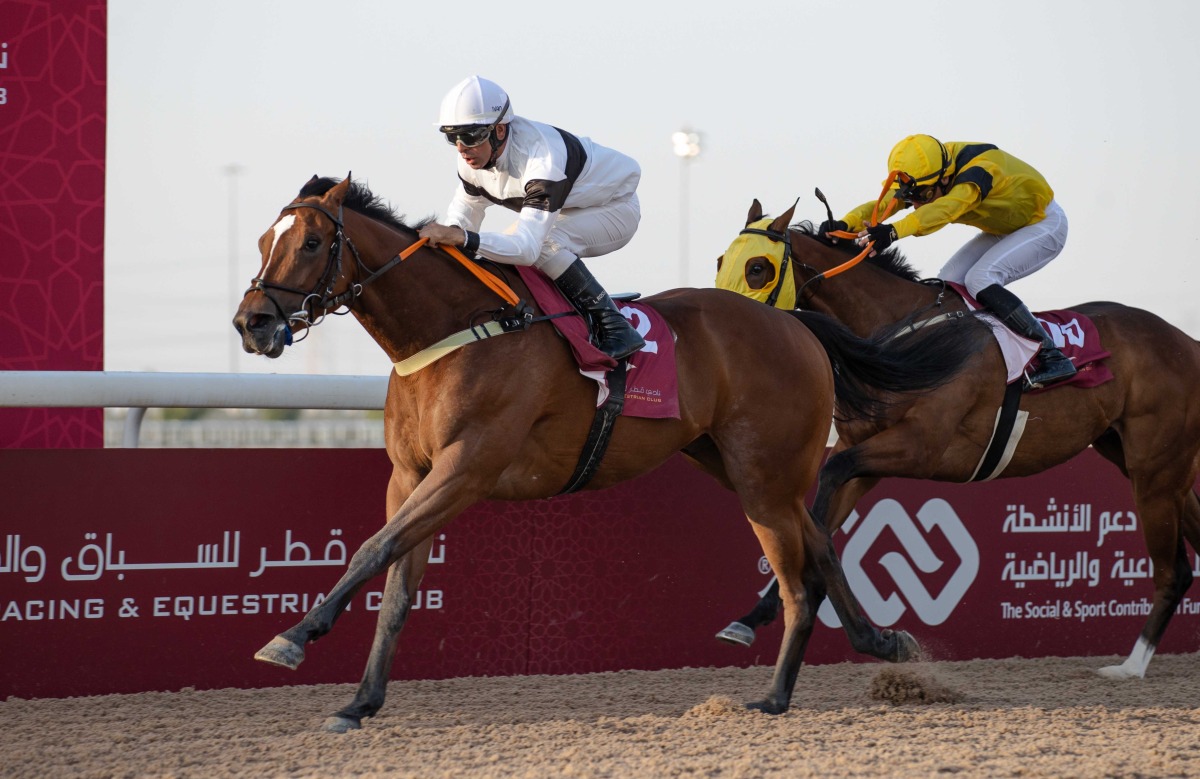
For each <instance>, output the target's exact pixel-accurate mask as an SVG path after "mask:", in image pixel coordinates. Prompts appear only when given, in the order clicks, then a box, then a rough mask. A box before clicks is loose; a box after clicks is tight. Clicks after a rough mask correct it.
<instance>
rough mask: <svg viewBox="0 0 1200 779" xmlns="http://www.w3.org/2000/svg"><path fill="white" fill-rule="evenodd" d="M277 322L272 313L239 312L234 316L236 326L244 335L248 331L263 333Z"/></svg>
mask: <svg viewBox="0 0 1200 779" xmlns="http://www.w3.org/2000/svg"><path fill="white" fill-rule="evenodd" d="M274 324H275V317H273V316H271V315H270V314H238V315H237V316H236V317H234V318H233V326H234V328H235V329H236V330H237V331H238V332H239V333H240V334H242V335H245V334H246V333H248V332H250V333H261V332H263V331H265V330H269V329H270V328H271V327H273V326H274Z"/></svg>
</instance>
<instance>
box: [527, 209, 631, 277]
mask: <svg viewBox="0 0 1200 779" xmlns="http://www.w3.org/2000/svg"><path fill="white" fill-rule="evenodd" d="M641 219H642V206H641V203H639V202H638V197H637V194H636V193H632V194H630V195H629V197H625V198H620V199H619V200H613V201H610V202H608V203H605V204H604V205H602V206H588V207H587V208H564V209H562V210H561V211H559V212H558V218H557V219H556V220H555V222H554V226H553V227H551V228H550V235H549V236H547V238H546V243H544V244H543V245H542V253H541V254H540V255H538V258H537V260H536V261H535V262H534V263H533V267H535V268H538V269H539V270H541V271H542V272H543V273H545V274H546V275H547V276H549V277H550V278H551V279H557V278H558V277H559V276H561V275H562V274H563V271H565V270H566V269H567V267H568V266H570V264H571V263H573V262H575V259H576V258H577V257H600V256H602V255H605V254H609V253H611V252H615V251H616V250H617V249H620V248H621V247H622V246H624V245H625V244H627V243H629V242H630V241H631V240H632V239H633V234H634V233H636V232H637V228H638V222H640V221H641Z"/></svg>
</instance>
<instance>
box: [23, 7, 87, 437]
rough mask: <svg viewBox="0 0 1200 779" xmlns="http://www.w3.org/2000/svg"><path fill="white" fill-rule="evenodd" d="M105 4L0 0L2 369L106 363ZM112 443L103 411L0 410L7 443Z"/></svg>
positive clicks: (76, 367) (74, 367)
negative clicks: (105, 432) (107, 438)
mask: <svg viewBox="0 0 1200 779" xmlns="http://www.w3.org/2000/svg"><path fill="white" fill-rule="evenodd" d="M106 46H107V7H106V2H105V0H4V2H3V3H0V247H3V254H2V255H0V370H101V369H103V367H104V154H105V128H106V121H107V118H106V102H105V100H106V95H105V90H106V53H107V52H106ZM102 445H103V411H102V410H101V409H67V408H64V409H58V408H55V409H25V408H19V409H3V410H0V447H5V448H62V447H100V446H102Z"/></svg>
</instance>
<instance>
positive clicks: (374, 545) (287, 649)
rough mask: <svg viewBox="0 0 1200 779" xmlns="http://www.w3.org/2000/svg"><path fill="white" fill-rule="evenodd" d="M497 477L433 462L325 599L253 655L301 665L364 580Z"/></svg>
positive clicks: (480, 495)
mask: <svg viewBox="0 0 1200 779" xmlns="http://www.w3.org/2000/svg"><path fill="white" fill-rule="evenodd" d="M452 461H456V462H462V460H459V459H458V458H452ZM470 461H471V460H467V462H470ZM496 477H497V474H495V473H478V472H466V471H463V470H458V471H455V470H453V466H445V467H438V465H436V464H435V466H434V468H433V470H431V471H430V473H429V475H428V476H427V477H426V478H425V479H424V480H423V481H422V482H421V483H420V485H419V486H418V487H417V488H416V490H414V491H413V493H412V495H411V496H409V498H408V500H406V501H405V502H404V505H403V506H401V507H400V510H399V511H398V512H397V513H396V514H395V516H393V517H392V518H391V519H390V520H389V521H388V522H387V524H386V525H384V526H383V527H382V528H381V529H380V530H379V531H378V532H377V533H375V535H373V536H371V537H370V538H368V539H367V540H366V541H365V542H363V544H362V546H360V547H359V548H358V551H357V552H355V553H354V556H353V557H351V558H350V565H349V566H348V567H347V569H346V572H345V573H344V574H343V575H342V578H341V579H339V580H338V583H337V584H336V585H334V587H333V589H332V590H330V592H329V595H328V596H327V597H326V599H325V600H323V601H321V602H320V603H319V604H317V605H316V606H314V607H313V608H312V610H311V611H309V612H308V613H307V614H305V615H304V618H303V619H302V620H300V622H298V623H297V624H296V625H295V626H294V627H292V628H290V629H289V630H286V631H284V632H283V633H280V634H279V635H278V636H276V637H275V638H273V639H272V640H271V641H270V642H269V643H268V644H267V645H266V646H265V647H263V648H262V649H260V650H258V652H257V653H256V654H255V655H254V659H255V660H260V661H262V662H264V663H270V664H272V665H279V666H283V667H284V668H291V669H293V670H295V669H296V668H298V667H299V666H300V663H302V662H303V661H304V645H305V644H307V643H308V642H310V641H316V640H317V639H318V638H320V637H321V636H323V635H325V634H326V633H328V632H329V631H330V630H331V629H332V628H333V623H334V622H335V621H336V620H337V618H338V617H339V616H341V614H342V612H343V611H345V609H346V606H347V605H348V604H349V603H350V600H351V598H353V597H354V595H355V593H357V592H358V591H359V589H361V588H362V586H363V585H364V584H366V583H367V582H368V581H369V580H371V579H373V578H374V577H376V576H378V575H379V574H381V573H383V572H384V571H385V570H387V568H388V566H390V565H391V564H392V563H394V562H396V561H397V560H399V559H400V558H401V557H403V556H404V555H406V554H408V553H409V552H411V551H413V549H415V548H416V547H417V545H418V544H420V543H421V542H423V541H425V540H427V539H429V538H430V537H431V536H432V535H433V534H434V533H436V532H437V531H438V530H440V529H441V528H442V527H444V526H445V525H446V524H447V523H448V522H450V520H451V519H453V518H454V517H456V516H458V515H459V514H460V513H462V511H463V510H465V509H466V508H468V507H469V506H472V505H474V504H475V503H478V502H479V501H481V500H483V499H484V498H486V497H487V495H488V493H489V491H490V490H491V488H492V486H493V485H494V484H495V482H496Z"/></svg>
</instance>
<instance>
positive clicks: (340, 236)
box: [242, 203, 425, 346]
mask: <svg viewBox="0 0 1200 779" xmlns="http://www.w3.org/2000/svg"><path fill="white" fill-rule="evenodd" d="M294 208H311V209H313V210H315V211H320V212H321V213H322V214H324V215H325V216H327V217H328V218H329V221H331V222H333V224H334V227H335V228H336V229H335V231H334V234H333V241H332V242H331V243H330V244H329V259H328V260H327V261H326V263H325V271H324V272H323V273H322V274H321V278H319V279H318V280H317V283H316V284H315V285H313V288H312V289H310V290H308V291H307V292H305V291H304V290H301V289H296V288H295V287H289V286H286V285H284V284H278V283H276V282H273V281H268V280H267V279H265V278H263V277H262V276H257V277H255V278H254V279H252V280H251V282H250V288H249V289H247V290H246V291H245V292H244V293H243V294H242V297H245V296H246V295H249V294H250V293H251V292H261V293H262V294H263V296H264V297H266V299H267V300H269V301H271V305H273V306H275V310H276V312H278V314H279V318H280V319H282V320H283V321H284V323H285V327H286V328H287V340H286V343H287V345H288V346H291V344H292V343H293V338H292V323H293V322H303V323H304V325H305V332H304V335H303V336H301V337H300V339H299V340H301V341H302V340H304V338H306V337H308V332H309V330H310V329H311V328H313V327H316V326H317V325H318V324H320V323H321V321H322V320H324V319H325V317H326V316H327V315H329V314H333V315H335V316H341V315H344V314H348V313H349V312H350V306H351V304H352V303H353V302H354V300H355V298H357V297H359V296H360V295H362V291H363V288H364V287H366V286H367V285H368V284H370V283H371V282H373V281H375V279H377V278H379V277H380V276H382V275H383V274H384V273H386V272H388V271H389V270H391V269H392V268H393V267H395V266H396V265H398V264H399V263H401V262H403V261H404V260H406V259H408V257H409V256H410V255H411V254H412V253H413V252H415V251H416V250H417V249H419V248H421V247H422V246H424V245H425V241H424V240H420V241H417V242H415V243H413V244H412V245H411V246H409V247H408V248H407V249H404V250H403V251H401V252H399V253H397V254H396V255H395V256H394V257H392V259H390V260H388V261H387V262H386V263H384V264H383V266H382V267H380V268H379V269H378V270H374V271H372V270H371V269H370V268H368V267H367V266H366V265H365V264H363V261H362V257H361V256H360V255H359V253H358V249H357V248H355V246H354V242H353V241H351V240H350V238H349V237H348V236H347V235H346V232H345V225H344V223H343V222H342V215H343V213H344V211H343V208H342V206H341V204H339V205H338V212H337V216H334V215H333V214H332V213H330V211H329V210H328V209H326V208H324V207H323V206H319V205H317V204H316V203H292V204H291V205H289V206H286V207H284V208H283V210H281V211H280V212H279V213H280V215H283V214H284V213H285V212H287V211H290V210H292V209H294ZM343 246H349V247H350V252H351V253H352V254H353V255H354V263H355V266H356V268H357V269H358V270H359V271H360V275H361V274H365V277H364V278H363V280H362V281H360V282H355V283H352V284H350V285H349V286H347V288H346V289H345V290H344V291H343V292H340V293H338V294H336V295H335V294H333V288H334V285H336V284H337V281H338V279H339V278H341V276H342V247H343ZM273 291H274V292H287V293H289V294H292V295H299V296H300V298H301V301H300V308H299V309H297V310H296V311H294V312H292V313H291V314H287V313H284V309H283V306H281V305H280V304H279V301H278V300H277V299H276V298H275V296H274V295H272V294H271V293H272V292H273ZM342 306H345V307H346V310H345V311H338V310H337V309H339V308H341V307H342ZM318 310H319V311H320V313H319V314H318V313H316V312H317V311H318Z"/></svg>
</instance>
